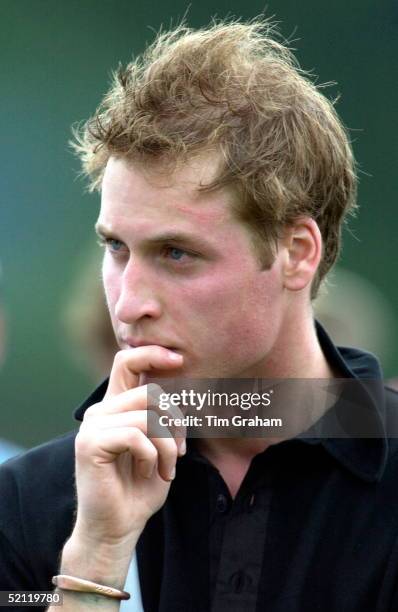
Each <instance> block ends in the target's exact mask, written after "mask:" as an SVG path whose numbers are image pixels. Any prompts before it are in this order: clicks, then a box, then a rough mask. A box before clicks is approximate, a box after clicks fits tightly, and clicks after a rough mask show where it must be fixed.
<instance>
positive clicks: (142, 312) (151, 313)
mask: <svg viewBox="0 0 398 612" xmlns="http://www.w3.org/2000/svg"><path fill="white" fill-rule="evenodd" d="M115 315H116V317H117V318H118V319H119V321H122V322H123V323H129V324H133V323H136V322H138V321H140V320H142V319H158V318H159V317H160V315H161V304H160V300H159V284H158V283H156V280H155V279H153V278H152V277H151V275H150V273H149V271H148V270H146V269H145V268H144V266H142V265H141V264H140V262H139V261H137V259H136V260H135V261H131V260H130V261H129V263H128V264H127V266H126V267H125V269H124V271H123V275H122V278H121V286H120V294H119V296H118V299H117V302H116V305H115Z"/></svg>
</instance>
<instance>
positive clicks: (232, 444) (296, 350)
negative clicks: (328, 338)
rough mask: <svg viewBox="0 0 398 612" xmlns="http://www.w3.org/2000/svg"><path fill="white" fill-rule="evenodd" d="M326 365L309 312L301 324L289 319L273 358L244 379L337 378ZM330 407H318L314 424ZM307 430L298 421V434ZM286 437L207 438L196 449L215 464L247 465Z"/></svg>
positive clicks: (329, 366)
mask: <svg viewBox="0 0 398 612" xmlns="http://www.w3.org/2000/svg"><path fill="white" fill-rule="evenodd" d="M338 376H339V373H338V372H337V371H334V370H333V368H332V367H331V365H330V364H329V363H328V362H327V360H326V358H325V356H324V354H323V351H322V349H321V346H320V344H319V341H318V337H317V334H316V329H315V325H314V319H313V315H312V311H311V312H310V313H309V316H306V317H304V318H303V319H302V320H301V321H297V320H294V319H292V320H291V321H287V322H286V324H285V325H284V329H283V333H281V334H279V337H278V339H277V341H276V343H275V345H274V347H273V350H272V355H271V356H269V357H267V359H266V360H265V361H264V362H263V363H262V364H261V365H260V366H257V367H256V369H255V370H253V369H251V370H250V371H248V372H244V373H243V375H242V377H243V378H246V377H247V378H268V379H275V378H285V379H292V378H298V379H311V378H313V379H323V378H326V379H330V378H335V377H338ZM328 408H329V406H328V405H326V404H321V405H320V406H319V407H317V411H316V412H315V414H312V418H313V422H314V421H316V420H318V419H319V418H320V417H321V416H322V415H323V414H324V413H325V412H326V410H327V409H328ZM307 427H308V422H304V421H303V422H302V423H300V421H298V422H297V434H299V433H300V432H301V431H304V430H305V429H306V428H307ZM289 437H291V436H289ZM284 439H287V438H283V437H280V438H269V439H267V438H207V439H202V440H199V441H198V448H199V449H200V451H201V452H202V454H204V455H205V456H206V457H207V458H208V459H209V460H211V461H212V462H213V463H214V464H216V465H217V464H220V462H222V463H224V464H225V462H228V461H231V462H232V461H233V462H234V463H236V462H241V463H242V464H246V465H247V466H248V465H250V461H251V459H252V458H253V457H254V456H255V455H257V454H258V453H260V452H263V451H264V450H266V448H268V446H271V445H273V444H277V443H278V442H281V441H283V440H284Z"/></svg>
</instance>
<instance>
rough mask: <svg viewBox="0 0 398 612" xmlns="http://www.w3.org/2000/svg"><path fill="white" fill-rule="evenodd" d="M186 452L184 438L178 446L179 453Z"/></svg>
mask: <svg viewBox="0 0 398 612" xmlns="http://www.w3.org/2000/svg"><path fill="white" fill-rule="evenodd" d="M186 452H187V443H186V442H185V440H183V441H182V442H181V446H180V455H185V453H186Z"/></svg>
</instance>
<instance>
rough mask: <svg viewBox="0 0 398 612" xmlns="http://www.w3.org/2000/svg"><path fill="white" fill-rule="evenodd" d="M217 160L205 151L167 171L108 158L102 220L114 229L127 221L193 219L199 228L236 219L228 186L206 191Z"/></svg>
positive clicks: (139, 224)
mask: <svg viewBox="0 0 398 612" xmlns="http://www.w3.org/2000/svg"><path fill="white" fill-rule="evenodd" d="M216 170H217V161H216V160H215V159H214V157H210V156H208V157H202V158H198V159H196V160H193V161H191V162H189V163H187V164H186V165H184V166H182V167H179V168H178V169H176V170H175V171H174V172H167V171H166V170H165V168H164V167H161V166H158V167H157V166H156V165H151V166H150V167H149V168H146V167H143V166H142V165H138V164H132V163H130V162H127V161H125V160H121V159H115V158H111V159H110V160H109V161H108V164H107V167H106V170H105V174H104V178H103V183H102V198H101V212H100V219H99V221H100V223H101V224H104V225H106V226H107V227H109V229H111V230H114V229H118V226H120V225H123V226H125V225H126V224H128V225H130V224H131V225H134V227H135V229H137V230H138V231H139V230H140V229H142V230H143V231H144V230H145V226H146V225H147V224H150V223H154V222H156V223H158V224H162V223H165V222H168V223H171V224H178V225H189V226H190V227H191V228H192V227H193V228H194V227H197V228H198V229H199V230H200V229H201V228H202V229H203V228H204V227H205V226H212V227H216V226H222V225H223V224H225V223H228V222H232V221H233V215H232V209H231V203H232V194H231V193H230V192H229V191H228V190H227V189H219V190H217V191H203V190H201V189H200V188H201V187H203V186H205V185H207V184H209V183H210V182H211V181H212V180H213V179H214V176H215V173H216Z"/></svg>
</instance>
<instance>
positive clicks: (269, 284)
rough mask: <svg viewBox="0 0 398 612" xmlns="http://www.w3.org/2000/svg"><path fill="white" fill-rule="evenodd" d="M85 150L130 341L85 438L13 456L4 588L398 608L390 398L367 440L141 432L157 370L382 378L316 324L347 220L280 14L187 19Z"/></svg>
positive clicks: (368, 405)
mask: <svg viewBox="0 0 398 612" xmlns="http://www.w3.org/2000/svg"><path fill="white" fill-rule="evenodd" d="M76 148H77V150H78V151H79V153H80V154H81V156H82V160H83V164H84V168H85V171H86V173H87V174H88V176H89V177H90V180H91V185H92V187H93V188H99V189H100V190H101V196H102V201H101V211H100V215H99V219H98V222H97V226H96V229H97V233H98V234H99V236H100V240H101V242H102V243H103V244H104V247H105V253H104V263H103V281H104V288H105V294H106V298H107V303H108V307H109V312H110V315H111V319H112V323H113V327H114V330H115V335H116V337H117V340H118V343H119V346H120V349H121V351H120V352H119V353H118V354H117V356H116V358H115V361H114V364H113V367H112V371H111V374H110V378H109V381H105V383H104V384H103V385H101V387H100V388H99V389H97V390H96V391H95V392H94V393H93V395H92V396H91V397H90V398H89V399H88V400H87V401H86V402H85V403H84V404H83V405H82V407H81V408H80V409H79V410H78V411H77V414H76V416H77V418H78V419H79V420H83V422H82V425H81V427H80V430H79V433H78V434H77V436H76V435H75V434H67V435H66V436H64V437H62V438H60V439H58V440H55V441H52V442H50V443H48V444H46V445H44V446H42V447H40V448H38V449H35V450H33V451H31V452H29V453H28V454H27V455H26V456H25V457H23V458H22V459H18V460H15V461H13V462H11V463H8V464H7V465H6V466H4V468H3V471H2V474H1V494H2V500H3V508H2V510H1V515H0V536H1V540H2V549H1V560H0V575H1V578H0V587H1V589H2V590H8V591H11V590H39V589H50V588H51V579H52V576H54V575H57V577H56V578H55V579H54V583H55V584H57V586H58V588H59V593H61V594H62V595H63V610H64V611H65V612H68V611H71V610H73V611H74V612H79V611H80V610H82V611H83V610H84V611H87V610H91V609H95V610H103V611H104V612H105V611H108V610H109V611H111V610H118V609H119V606H120V601H121V600H122V598H123V597H124V593H123V589H124V586H125V582H126V576H127V575H128V572H129V568H130V569H131V567H132V563H133V561H132V559H133V560H136V562H137V563H138V574H139V580H140V586H141V595H142V603H143V608H144V610H145V611H150V612H155V611H162V612H163V611H167V612H168V611H170V610H173V611H179V612H191V611H192V612H194V611H201V612H207V611H210V610H211V611H214V612H223V611H224V610H236V611H239V612H243V611H244V612H251V611H253V612H254V611H256V610H257V611H259V610H265V609H266V610H267V611H269V612H281V611H283V612H298V611H300V612H308V610H322V612H327V611H330V612H340V611H341V610H344V611H345V612H354V611H355V612H357V611H359V610H360V611H361V612H364V611H366V610H369V611H372V612H375V611H378V612H387V610H394V609H396V606H398V592H397V584H398V583H397V570H398V548H397V541H396V540H397V535H398V511H397V509H396V507H395V506H397V505H398V504H396V502H398V499H397V497H398V494H397V492H396V491H397V487H396V481H395V479H396V453H395V450H396V443H395V442H394V441H390V442H389V443H388V441H387V439H386V436H385V433H384V429H383V428H384V421H383V418H382V412H383V411H384V410H387V411H388V413H389V414H390V413H391V414H394V409H395V408H396V406H397V399H396V395H393V393H392V392H390V391H384V390H383V389H382V385H380V384H378V385H377V394H376V395H374V394H371V393H366V392H364V393H363V395H362V396H361V405H360V408H361V410H363V414H364V415H365V417H366V419H371V420H372V422H373V423H374V424H375V427H376V430H377V435H376V436H374V437H372V438H349V437H346V438H339V439H335V438H327V437H325V438H319V437H318V438H314V437H313V438H305V437H302V436H300V435H297V436H294V437H291V438H290V439H275V438H273V439H267V438H266V437H257V438H211V437H209V438H207V439H199V440H195V441H192V440H191V441H189V442H188V449H187V447H186V444H185V441H184V439H183V438H182V437H178V438H175V439H174V438H172V437H171V438H170V437H153V436H151V435H150V432H148V429H147V408H148V404H147V388H146V385H145V382H146V379H147V377H148V375H151V376H155V377H158V378H162V377H164V378H170V377H183V378H202V379H206V378H222V379H224V378H227V379H241V378H267V379H270V378H271V379H326V381H330V380H333V379H334V378H339V379H349V380H351V381H359V380H360V379H376V380H378V381H379V382H380V381H381V373H380V369H379V366H378V363H377V361H376V360H375V358H374V357H372V356H371V355H368V354H365V353H362V352H360V351H357V350H355V349H340V350H338V349H337V348H336V347H335V346H334V345H333V343H332V342H331V340H330V339H329V338H328V336H327V334H326V332H325V331H324V330H323V329H322V328H320V326H316V325H315V323H314V321H313V315H312V310H311V298H312V297H314V296H315V295H316V293H317V290H318V288H319V285H320V283H321V281H322V279H323V278H324V276H325V275H326V273H327V272H328V270H329V269H330V268H331V266H332V265H333V263H334V262H335V260H336V258H337V255H338V252H339V243H340V232H341V225H342V222H343V218H344V216H345V215H346V214H347V213H348V212H350V211H351V210H352V209H353V207H354V206H355V173H354V167H353V158H352V153H351V149H350V146H349V144H348V140H347V136H346V134H345V131H344V129H343V127H342V126H341V124H340V122H339V120H338V118H337V116H336V114H335V112H334V110H333V107H332V105H331V104H330V103H329V102H328V101H327V100H326V99H325V98H324V97H323V96H322V95H321V94H320V93H319V92H318V91H317V89H316V88H315V87H314V86H313V85H312V84H311V83H310V82H309V81H308V80H307V78H306V77H305V76H304V75H303V74H302V73H301V72H300V71H299V69H298V68H297V67H296V65H295V62H294V59H293V57H292V56H291V54H290V52H289V51H288V50H287V49H286V47H284V46H282V45H281V44H280V43H278V42H276V41H275V40H274V39H272V38H270V35H269V32H268V30H267V25H266V24H250V25H245V24H238V23H233V24H219V25H214V26H212V27H211V28H209V29H207V30H203V31H190V30H188V29H185V28H179V29H177V30H176V31H174V32H171V33H168V34H163V35H161V36H160V37H158V39H157V41H156V42H155V43H154V45H152V47H150V48H149V49H148V51H147V52H146V53H145V55H144V56H143V57H142V58H140V59H139V60H137V61H136V62H134V63H132V64H130V65H129V66H127V68H126V69H125V70H124V71H123V72H121V73H120V74H119V75H118V77H117V78H116V79H115V82H114V84H113V86H112V89H111V91H110V92H109V93H108V95H107V96H106V98H105V100H104V102H103V104H102V105H101V107H100V108H99V109H98V111H97V113H96V115H95V117H94V118H93V119H92V120H90V121H89V122H88V123H87V125H86V128H85V130H84V132H83V133H82V134H81V135H80V136H78V144H77V145H76ZM339 402H340V400H338V401H337V405H339ZM288 408H289V410H290V408H291V410H292V411H296V412H297V414H298V423H297V433H298V434H300V432H303V431H304V430H305V429H306V426H307V424H306V422H305V420H304V418H303V419H301V417H300V412H299V411H298V410H297V406H294V405H292V406H291V407H290V406H289V407H288ZM324 412H325V406H324V405H323V404H319V405H316V406H315V415H313V416H314V417H315V420H317V419H318V421H319V420H321V421H322V419H323V418H327V417H328V415H329V412H328V413H327V414H326V415H324ZM300 419H301V420H300ZM319 422H320V421H319ZM373 431H374V429H373ZM281 438H283V436H281ZM75 462H76V463H75ZM74 477H75V478H76V481H75V482H76V494H77V495H76V499H75V495H74ZM84 581H89V582H88V583H87V582H84ZM84 589H86V592H84ZM132 597H133V600H130V601H129V602H126V603H123V604H122V606H123V609H126V610H128V609H131V610H134V609H135V608H134V606H135V605H136V601H135V599H136V598H137V597H138V594H137V593H136V592H135V593H133V594H132ZM130 604H131V607H130V608H129V606H130ZM124 606H126V607H124ZM50 609H51V610H53V609H54V610H56V607H55V606H53V607H51V608H50Z"/></svg>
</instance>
